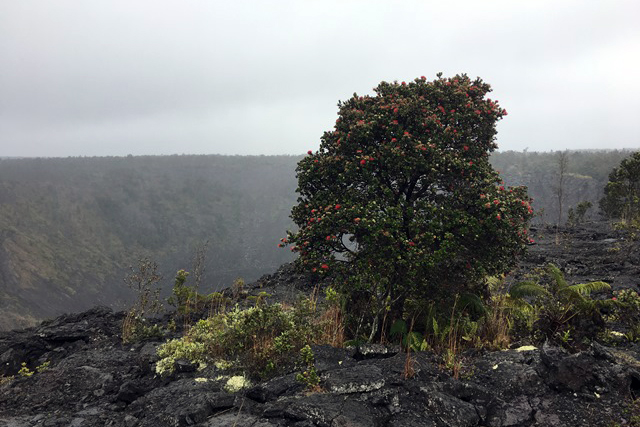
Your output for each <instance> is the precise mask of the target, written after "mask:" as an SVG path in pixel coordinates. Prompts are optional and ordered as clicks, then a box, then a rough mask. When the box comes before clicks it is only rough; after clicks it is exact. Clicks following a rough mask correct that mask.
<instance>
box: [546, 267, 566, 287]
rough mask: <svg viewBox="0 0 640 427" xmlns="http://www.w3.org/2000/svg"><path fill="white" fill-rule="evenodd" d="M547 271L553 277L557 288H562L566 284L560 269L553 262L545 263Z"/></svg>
mask: <svg viewBox="0 0 640 427" xmlns="http://www.w3.org/2000/svg"><path fill="white" fill-rule="evenodd" d="M547 272H548V273H549V275H550V276H551V277H552V278H553V281H554V282H555V284H556V289H557V290H560V289H564V288H566V287H567V286H568V284H567V281H566V280H564V274H562V271H560V269H559V268H558V267H556V266H555V265H554V264H551V263H549V264H547Z"/></svg>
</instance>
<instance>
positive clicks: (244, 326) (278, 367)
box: [156, 300, 320, 378]
mask: <svg viewBox="0 0 640 427" xmlns="http://www.w3.org/2000/svg"><path fill="white" fill-rule="evenodd" d="M319 331H320V328H319V326H318V323H317V322H316V313H315V307H313V306H312V304H311V302H310V300H305V301H302V302H301V303H299V304H297V305H296V306H294V307H287V306H284V305H281V304H273V305H266V304H260V305H256V306H255V307H251V308H247V309H240V308H238V307H236V308H235V309H233V310H231V311H229V312H226V313H219V314H216V315H214V316H212V317H209V318H208V319H206V320H200V321H198V322H197V323H196V324H195V325H193V327H192V328H191V329H189V331H188V333H187V334H186V335H185V336H184V337H182V338H180V339H174V340H171V341H169V342H167V343H165V344H163V345H162V346H161V347H160V348H159V349H158V355H159V356H160V357H161V360H160V361H159V362H158V363H157V365H156V371H157V372H158V373H160V374H167V373H171V372H172V371H173V369H174V364H175V361H176V360H178V359H186V360H189V361H191V362H192V363H196V364H198V365H199V366H200V367H204V366H206V365H208V364H211V363H216V362H217V363H220V362H222V363H225V364H231V366H233V367H236V368H237V369H239V370H242V371H244V372H246V373H247V374H248V375H249V376H250V377H255V378H268V377H271V376H273V375H275V374H277V373H281V372H284V371H286V370H288V369H291V368H293V367H294V366H295V364H296V361H297V360H296V359H297V356H298V353H299V352H300V350H301V349H302V348H303V347H304V346H305V345H307V344H308V343H311V342H314V341H315V340H316V338H317V336H318V332H319Z"/></svg>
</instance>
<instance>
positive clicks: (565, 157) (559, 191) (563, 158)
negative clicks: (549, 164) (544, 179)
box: [554, 150, 569, 226]
mask: <svg viewBox="0 0 640 427" xmlns="http://www.w3.org/2000/svg"><path fill="white" fill-rule="evenodd" d="M556 165H557V166H558V170H557V179H558V181H557V184H556V186H555V188H554V193H555V195H556V197H557V198H558V222H557V223H556V224H557V225H558V226H559V225H560V224H561V223H562V207H563V203H564V200H565V198H566V195H565V193H564V187H565V179H566V177H567V169H568V167H569V151H567V150H565V151H558V153H557V156H556Z"/></svg>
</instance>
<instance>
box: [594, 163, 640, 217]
mask: <svg viewBox="0 0 640 427" xmlns="http://www.w3.org/2000/svg"><path fill="white" fill-rule="evenodd" d="M600 209H602V211H603V212H604V214H605V215H606V216H607V217H609V218H614V219H623V220H634V219H637V218H638V217H639V216H640V151H636V152H635V153H633V154H631V156H629V157H628V158H626V159H624V160H622V161H621V162H620V165H619V166H618V167H617V168H614V169H613V171H611V173H610V174H609V182H608V183H607V185H606V186H605V188H604V197H603V198H602V199H601V200H600Z"/></svg>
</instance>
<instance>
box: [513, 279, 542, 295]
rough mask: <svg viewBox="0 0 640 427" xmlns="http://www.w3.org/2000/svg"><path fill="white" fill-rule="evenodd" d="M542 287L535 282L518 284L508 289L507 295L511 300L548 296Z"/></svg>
mask: <svg viewBox="0 0 640 427" xmlns="http://www.w3.org/2000/svg"><path fill="white" fill-rule="evenodd" d="M548 294H549V291H547V290H546V289H545V288H544V286H541V285H540V284H538V283H536V282H520V283H516V284H514V285H513V286H511V288H510V289H509V295H510V296H511V297H512V298H526V297H537V296H540V295H548Z"/></svg>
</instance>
